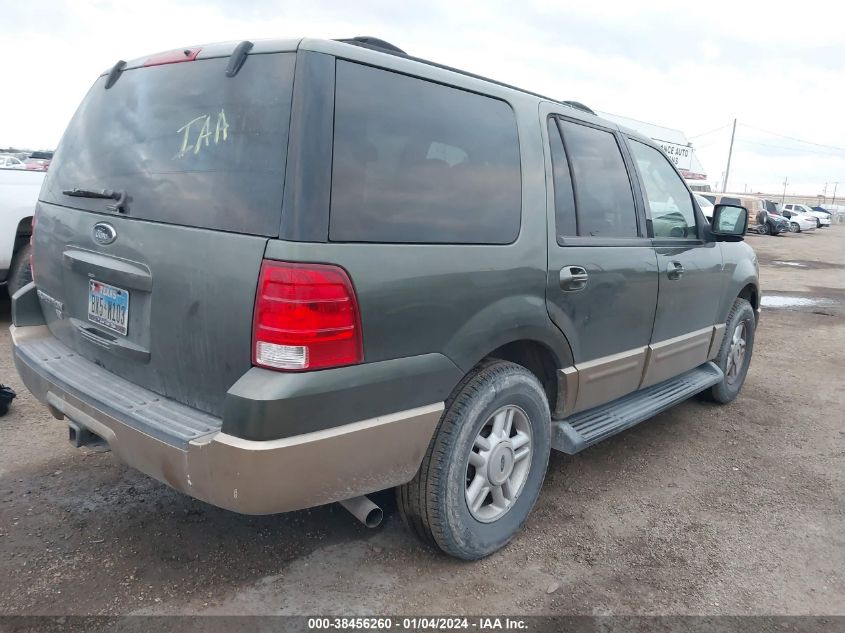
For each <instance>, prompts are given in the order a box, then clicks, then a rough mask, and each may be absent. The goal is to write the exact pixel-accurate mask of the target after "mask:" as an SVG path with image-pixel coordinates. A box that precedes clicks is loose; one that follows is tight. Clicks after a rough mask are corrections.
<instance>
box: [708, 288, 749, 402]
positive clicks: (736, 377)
mask: <svg viewBox="0 0 845 633" xmlns="http://www.w3.org/2000/svg"><path fill="white" fill-rule="evenodd" d="M756 325H757V320H756V318H755V316H754V308H752V307H751V304H750V303H748V301H746V300H745V299H737V300H736V301H734V305H733V308H731V312H730V314H729V315H728V320H727V323H726V325H725V336H724V338H723V339H722V345H721V346H720V347H719V354H718V355H717V356H716V358H715V359H714V361H713V362H714V363H716V364H717V365H718V366H719V369H721V370H722V372H723V373H724V374H725V375H724V377H723V378H722V381H721V382H719V383H718V384H717V385H714V386H713V387H711V388H710V390H709V391H707V392H705V394H706V395H707V396H709V399H710V400H713V401H715V402H719V403H721V404H727V403H728V402H731V401H732V400H733V399H734V398H736V397H737V396H738V395H739V392H740V390H741V389H742V385H743V384H744V383H745V376H746V375H747V374H748V367H749V365H750V364H751V355H752V353H753V351H754V331H755V329H756Z"/></svg>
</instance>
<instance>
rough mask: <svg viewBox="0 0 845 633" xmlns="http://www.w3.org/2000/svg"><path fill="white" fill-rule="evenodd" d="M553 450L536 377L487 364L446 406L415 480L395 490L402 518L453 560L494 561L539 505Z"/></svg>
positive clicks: (517, 368) (511, 365)
mask: <svg viewBox="0 0 845 633" xmlns="http://www.w3.org/2000/svg"><path fill="white" fill-rule="evenodd" d="M550 448H551V419H550V414H549V403H548V400H547V399H546V394H545V392H544V391H543V387H542V386H541V385H540V382H539V381H538V380H537V378H536V377H535V376H534V374H532V373H531V372H530V371H528V370H527V369H525V368H524V367H522V366H520V365H516V364H514V363H510V362H506V361H501V360H489V361H484V362H482V363H481V364H480V365H479V366H478V367H477V368H475V369H474V370H473V371H472V372H470V373H469V374H468V375H467V376H466V377H465V378H464V380H463V381H461V383H460V384H459V385H458V387H457V388H456V389H455V391H454V392H453V394H452V396H450V398H449V400H447V401H446V410H445V411H444V413H443V417H442V418H441V419H440V423H439V424H438V427H437V430H436V432H435V433H434V437H432V439H431V443H430V444H429V447H428V450H427V451H426V454H425V457H423V460H422V464H421V465H420V468H419V470H418V471H417V474H416V476H415V477H414V479H413V480H411V481H410V482H408V483H407V484H405V485H403V486H400V487H398V488H397V489H396V500H397V505H398V506H399V510H400V512H401V514H402V518H403V519H404V521H405V523H406V525H407V526H408V527H409V529H410V530H411V531H412V532H414V533H415V534H416V535H417V536H418V537H419V538H420V539H422V540H423V541H425V542H427V543H430V544H432V545H436V546H437V547H439V548H440V549H441V550H443V551H444V552H446V553H447V554H450V555H451V556H454V557H456V558H462V559H464V560H477V559H479V558H483V557H485V556H488V555H490V554H492V553H493V552H495V551H496V550H498V549H501V548H502V547H504V546H505V545H507V543H508V542H509V541H510V540H511V539H512V538H513V537H514V535H515V534H516V533H517V532H518V531H519V530H520V528H521V527H522V525H523V523H524V522H525V520H526V518H527V517H528V514H529V513H530V512H531V509H532V508H533V507H534V503H535V502H536V501H537V497H538V496H539V494H540V488H541V487H542V484H543V479H544V477H545V474H546V467H547V466H548V461H549V451H550ZM485 491H486V492H485ZM469 499H473V500H474V502H473V503H472V506H473V507H472V508H471V507H470V501H469Z"/></svg>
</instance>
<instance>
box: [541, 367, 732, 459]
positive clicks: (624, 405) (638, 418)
mask: <svg viewBox="0 0 845 633" xmlns="http://www.w3.org/2000/svg"><path fill="white" fill-rule="evenodd" d="M723 377H724V374H723V373H722V370H721V369H719V368H718V367H717V366H716V365H715V364H713V363H704V364H703V365H699V366H698V367H696V368H695V369H693V370H690V371H688V372H686V373H684V374H681V375H680V376H677V377H675V378H672V379H670V380H666V381H664V382H661V383H659V384H657V385H654V386H652V387H648V388H646V389H641V390H640V391H635V392H634V393H631V394H628V395H627V396H622V397H621V398H618V399H616V400H614V401H613V402H609V403H607V404H604V405H601V406H599V407H595V408H593V409H588V410H587V411H582V412H580V413H575V414H573V415H571V416H569V417H568V418H566V419H565V420H560V421H554V420H553V421H552V448H554V449H556V450H558V451H563V452H564V453H568V454H570V455H573V454H575V453H577V452H578V451H582V450H584V449H585V448H587V447H588V446H592V445H593V444H597V443H598V442H601V441H602V440H603V439H606V438H608V437H610V436H611V435H616V434H617V433H620V432H621V431H624V430H625V429H629V428H631V427H632V426H635V425H637V424H639V423H640V422H643V421H645V420H648V419H649V418H650V417H652V416H655V415H657V414H658V413H660V412H661V411H665V410H666V409H669V408H671V407H672V406H674V405H675V404H677V403H679V402H681V401H682V400H686V399H687V398H689V397H690V396H693V395H695V394H697V393H698V392H700V391H704V390H705V389H707V388H708V387H712V386H713V385H715V384H716V383H718V382H719V381H720V380H722V378H723Z"/></svg>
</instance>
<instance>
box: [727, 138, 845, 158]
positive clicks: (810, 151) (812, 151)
mask: <svg viewBox="0 0 845 633" xmlns="http://www.w3.org/2000/svg"><path fill="white" fill-rule="evenodd" d="M736 142H737V143H747V144H750V145H759V146H760V147H771V148H775V149H785V150H789V151H792V152H800V153H802V154H815V155H817V156H836V157H838V158H845V154H838V153H836V152H820V151H818V150H812V149H804V148H802V147H789V146H787V145H773V144H772V143H760V142H759V141H749V140H747V139H744V138H738V139H736ZM842 151H845V148H843V150H842Z"/></svg>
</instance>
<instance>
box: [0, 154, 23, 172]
mask: <svg viewBox="0 0 845 633" xmlns="http://www.w3.org/2000/svg"><path fill="white" fill-rule="evenodd" d="M0 168H3V169H25V168H26V167H25V166H24V164H23V161H22V160H21V159H20V158H17V157H16V156H11V155H8V154H0Z"/></svg>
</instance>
